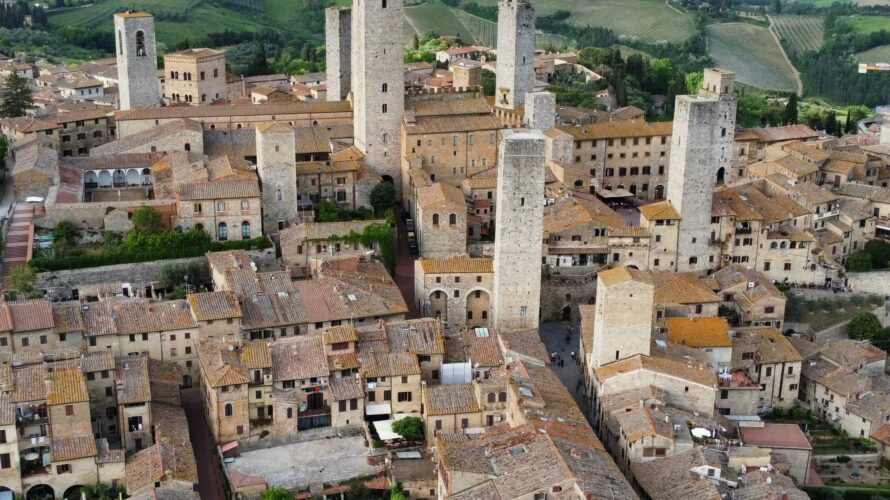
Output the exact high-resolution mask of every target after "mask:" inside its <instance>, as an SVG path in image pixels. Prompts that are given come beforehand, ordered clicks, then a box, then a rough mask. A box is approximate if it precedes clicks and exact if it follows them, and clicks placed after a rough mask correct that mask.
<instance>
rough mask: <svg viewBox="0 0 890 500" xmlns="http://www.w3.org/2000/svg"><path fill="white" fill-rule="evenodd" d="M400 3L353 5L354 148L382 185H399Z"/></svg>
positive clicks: (363, 0)
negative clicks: (362, 156) (383, 183)
mask: <svg viewBox="0 0 890 500" xmlns="http://www.w3.org/2000/svg"><path fill="white" fill-rule="evenodd" d="M404 15H405V14H404V8H403V5H402V0H355V2H353V4H352V97H353V102H352V108H353V131H354V135H355V145H356V147H358V149H359V150H361V151H362V152H363V153H364V154H365V161H366V162H367V163H368V166H370V167H371V169H372V170H373V171H374V173H376V174H377V175H379V176H381V177H382V178H383V180H384V181H389V182H393V183H394V184H395V186H396V189H399V188H400V187H401V185H402V184H401V182H400V180H399V177H400V173H401V159H400V158H399V156H400V155H401V147H400V141H401V123H402V116H403V115H404V113H405V71H404V67H405V64H404V59H403V55H402V52H403V47H402V36H401V33H402V23H403V22H404Z"/></svg>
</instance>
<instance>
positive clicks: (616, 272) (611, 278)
mask: <svg viewBox="0 0 890 500" xmlns="http://www.w3.org/2000/svg"><path fill="white" fill-rule="evenodd" d="M651 276H652V275H651V273H648V272H646V271H640V270H638V269H634V268H631V267H616V268H614V269H609V270H606V271H603V272H601V273H599V275H598V276H597V278H598V279H599V280H600V281H601V282H602V283H603V285H604V286H612V285H615V284H617V283H626V282H628V281H636V282H640V283H652V277H651Z"/></svg>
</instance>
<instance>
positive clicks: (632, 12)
mask: <svg viewBox="0 0 890 500" xmlns="http://www.w3.org/2000/svg"><path fill="white" fill-rule="evenodd" d="M476 3H478V4H480V5H497V0H476ZM533 3H534V4H535V7H536V8H537V11H538V15H539V16H541V15H547V14H552V13H554V12H556V11H557V10H567V11H569V12H571V13H572V17H570V18H569V22H570V23H572V24H574V25H576V26H587V25H590V26H602V27H605V28H610V29H612V30H613V31H615V33H616V34H618V35H623V36H626V37H629V38H633V39H639V40H640V41H643V42H648V43H659V42H682V41H684V40H686V39H688V38H689V37H691V36H692V34H693V26H692V16H690V15H689V14H686V13H683V12H680V11H678V10H674V9H673V8H671V7H668V6H667V5H665V3H664V2H662V1H659V0H535V1H534V2H533Z"/></svg>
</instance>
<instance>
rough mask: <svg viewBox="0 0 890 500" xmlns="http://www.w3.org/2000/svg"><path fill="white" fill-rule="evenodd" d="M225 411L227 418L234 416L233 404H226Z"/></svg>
mask: <svg viewBox="0 0 890 500" xmlns="http://www.w3.org/2000/svg"><path fill="white" fill-rule="evenodd" d="M224 411H225V415H226V416H227V417H231V416H232V413H233V411H232V403H226V406H225V407H224Z"/></svg>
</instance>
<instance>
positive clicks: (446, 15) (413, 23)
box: [405, 0, 476, 43]
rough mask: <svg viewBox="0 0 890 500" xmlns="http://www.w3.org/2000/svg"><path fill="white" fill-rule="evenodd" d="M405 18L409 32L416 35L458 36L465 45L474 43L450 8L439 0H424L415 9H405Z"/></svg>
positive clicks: (469, 33)
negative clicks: (433, 33) (428, 33)
mask: <svg viewBox="0 0 890 500" xmlns="http://www.w3.org/2000/svg"><path fill="white" fill-rule="evenodd" d="M405 16H406V17H407V18H408V19H407V21H408V25H409V26H410V27H411V28H412V30H411V31H413V32H415V33H417V34H418V35H423V34H425V33H427V32H429V31H435V32H436V33H438V34H440V35H460V37H461V39H462V40H463V41H464V42H465V43H476V39H475V37H474V36H473V34H472V33H471V32H470V30H469V29H468V28H467V27H466V26H464V24H463V23H462V22H461V21H460V19H458V18H457V16H455V14H454V11H453V10H452V9H451V7H449V6H447V5H445V4H444V3H442V2H441V1H440V0H426V2H424V3H422V4H420V5H417V6H415V7H405ZM406 31H408V30H406ZM412 34H413V33H412Z"/></svg>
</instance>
